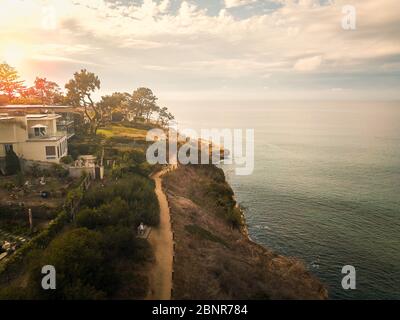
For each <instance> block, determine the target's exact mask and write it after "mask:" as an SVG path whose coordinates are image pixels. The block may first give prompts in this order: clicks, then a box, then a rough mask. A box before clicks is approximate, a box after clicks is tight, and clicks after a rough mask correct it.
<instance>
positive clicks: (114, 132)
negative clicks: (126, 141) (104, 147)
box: [97, 125, 147, 140]
mask: <svg viewBox="0 0 400 320" xmlns="http://www.w3.org/2000/svg"><path fill="white" fill-rule="evenodd" d="M97 133H98V134H99V135H102V136H104V137H106V138H115V137H126V138H134V139H139V140H145V139H146V135H147V131H146V130H144V129H137V128H128V127H123V126H117V125H112V126H111V127H107V128H102V129H99V130H98V131H97Z"/></svg>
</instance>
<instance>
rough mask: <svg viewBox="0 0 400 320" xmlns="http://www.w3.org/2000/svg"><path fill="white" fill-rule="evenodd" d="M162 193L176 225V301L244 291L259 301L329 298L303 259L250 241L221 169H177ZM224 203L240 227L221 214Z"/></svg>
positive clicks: (236, 295) (235, 296)
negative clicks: (233, 213) (231, 210)
mask: <svg viewBox="0 0 400 320" xmlns="http://www.w3.org/2000/svg"><path fill="white" fill-rule="evenodd" d="M222 175H223V176H222ZM163 189H164V192H165V194H166V195H167V199H168V202H169V206H170V212H171V219H172V221H173V224H172V231H173V234H174V243H175V244H174V249H175V250H174V254H175V256H174V276H173V286H174V288H173V290H174V299H183V300H193V299H204V298H208V299H217V300H220V299H239V298H241V299H243V298H244V297H243V293H244V294H245V295H246V297H245V298H247V299H256V300H257V299H262V300H263V299H328V291H327V289H326V287H325V285H324V284H323V283H321V281H320V280H319V279H318V278H317V277H316V276H315V275H313V274H312V273H311V272H310V271H309V270H307V268H306V267H305V266H304V264H303V263H302V262H301V260H299V259H297V258H295V257H286V256H283V255H280V254H278V253H276V252H275V251H274V250H273V249H271V248H267V247H264V246H263V245H261V244H259V243H257V242H254V241H253V240H252V239H251V238H250V235H249V231H248V227H247V224H246V217H245V213H244V210H243V208H241V207H240V204H238V203H237V201H236V199H234V198H236V197H235V194H234V193H233V190H232V188H231V186H230V184H229V183H228V182H227V180H226V176H225V172H224V171H223V170H222V169H221V168H218V167H217V166H216V165H209V166H207V165H203V166H201V165H193V166H187V165H186V166H179V167H178V169H177V170H175V171H173V172H170V173H169V174H167V175H166V176H165V177H164V179H163ZM221 205H222V206H233V207H231V208H236V209H238V210H239V211H238V213H239V212H240V221H241V225H240V227H238V226H237V225H236V227H234V225H232V220H229V219H228V220H226V219H227V217H225V218H224V216H221V214H220V213H218V212H219V210H220V209H218V208H221V207H220V206H221ZM229 221H231V222H229ZM236 221H237V220H236ZM221 268H223V269H221ZM216 274H218V276H217V277H216ZM207 284H208V285H207ZM239 292H241V293H242V294H241V295H239Z"/></svg>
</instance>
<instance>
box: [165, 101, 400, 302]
mask: <svg viewBox="0 0 400 320" xmlns="http://www.w3.org/2000/svg"><path fill="white" fill-rule="evenodd" d="M168 107H169V108H170V109H171V111H172V112H173V113H174V114H175V116H176V119H177V121H178V127H179V129H182V128H192V129H195V130H200V129H202V128H204V129H208V128H237V129H246V128H250V129H254V130H255V169H254V172H253V174H252V175H249V176H237V175H235V172H234V168H233V167H232V166H231V165H225V166H223V168H224V170H225V172H226V175H227V178H228V181H229V183H230V184H231V186H232V188H233V189H234V191H235V194H236V198H237V200H238V202H239V203H240V204H241V205H242V206H243V207H244V208H245V216H246V220H247V224H248V227H249V233H250V237H251V238H252V239H253V240H254V241H256V242H258V243H260V244H263V245H265V246H267V247H269V248H271V249H273V250H275V251H276V252H278V253H280V254H283V255H287V256H295V257H297V258H299V259H301V260H303V261H304V263H305V264H306V265H307V267H308V268H309V270H310V271H311V272H312V273H314V274H315V275H316V276H318V277H319V278H320V279H321V281H322V282H323V283H324V284H325V285H326V286H327V288H328V290H329V294H330V298H332V299H400V102H354V101H353V102H343V101H335V102H333V101H331V102H316V101H313V102H304V101H303V102H281V101H251V102H238V101H235V102H227V101H214V102H210V101H196V102H188V101H185V102H184V101H179V102H169V103H168ZM345 265H352V266H354V267H355V268H356V290H344V289H343V288H342V285H341V281H342V278H343V277H344V274H342V273H341V270H342V267H343V266H345Z"/></svg>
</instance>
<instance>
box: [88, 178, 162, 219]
mask: <svg viewBox="0 0 400 320" xmlns="http://www.w3.org/2000/svg"><path fill="white" fill-rule="evenodd" d="M117 198H120V199H121V200H124V201H125V202H126V203H127V205H128V209H127V212H126V215H127V216H129V221H131V223H134V224H139V223H140V222H143V223H145V224H148V225H152V226H156V225H158V224H159V221H160V214H159V205H158V201H157V197H156V195H155V193H154V183H153V182H152V181H151V180H150V179H148V178H145V177H141V176H138V175H135V174H128V175H125V176H124V178H122V179H120V180H118V182H116V183H115V184H113V185H110V186H106V187H100V186H98V187H95V188H91V189H90V190H89V191H88V192H87V193H86V194H85V196H84V199H83V205H86V206H88V207H89V208H92V209H93V208H97V209H99V208H100V207H101V206H102V205H103V204H109V203H111V202H112V201H113V200H115V199H117ZM110 209H111V208H110ZM132 217H133V219H131V218H132Z"/></svg>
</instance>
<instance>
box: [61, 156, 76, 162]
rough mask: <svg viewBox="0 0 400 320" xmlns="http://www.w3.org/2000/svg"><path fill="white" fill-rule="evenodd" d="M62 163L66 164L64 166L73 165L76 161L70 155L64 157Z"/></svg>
mask: <svg viewBox="0 0 400 320" xmlns="http://www.w3.org/2000/svg"><path fill="white" fill-rule="evenodd" d="M60 161H61V163H64V164H71V163H72V162H74V159H73V158H72V157H71V156H69V155H68V156H65V157H62V158H61V159H60Z"/></svg>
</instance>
